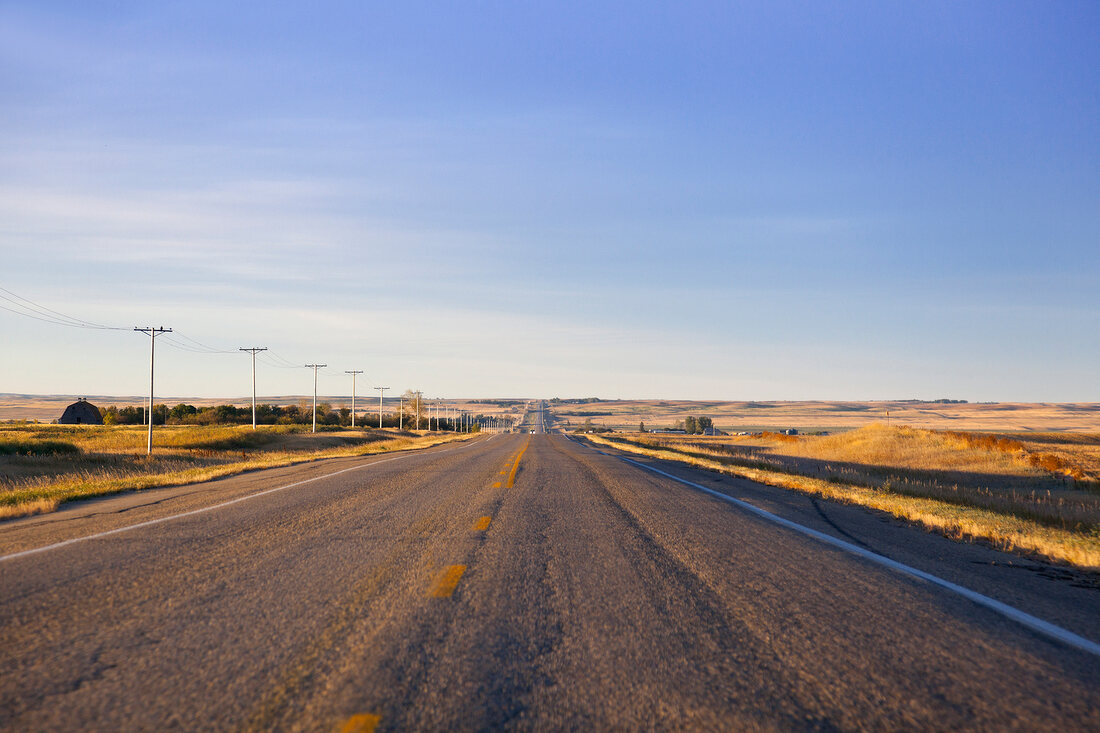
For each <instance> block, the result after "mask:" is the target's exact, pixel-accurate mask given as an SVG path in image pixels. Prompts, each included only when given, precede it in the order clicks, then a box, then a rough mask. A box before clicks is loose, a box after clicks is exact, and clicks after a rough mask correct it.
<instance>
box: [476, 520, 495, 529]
mask: <svg viewBox="0 0 1100 733" xmlns="http://www.w3.org/2000/svg"><path fill="white" fill-rule="evenodd" d="M491 521H493V518H492V517H482V518H481V519H479V520H477V522H475V523H474V530H475V531H477V532H484V531H485V530H487V529H489V522H491Z"/></svg>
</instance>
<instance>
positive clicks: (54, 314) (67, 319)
mask: <svg viewBox="0 0 1100 733" xmlns="http://www.w3.org/2000/svg"><path fill="white" fill-rule="evenodd" d="M0 291H3V292H4V293H7V294H8V295H10V296H12V297H10V298H9V297H8V295H2V294H0V300H4V301H7V302H8V303H9V304H10V305H12V306H15V308H12V307H9V306H4V305H0V308H2V309H3V310H6V311H8V312H9V313H14V314H15V315H17V316H23V317H24V318H33V319H34V320H36V321H43V322H45V323H52V324H54V325H57V326H69V327H70V328H87V329H95V330H100V331H129V330H130V329H128V328H123V327H120V326H105V325H103V324H102V323H93V322H92V321H86V320H84V319H82V318H75V317H73V316H69V315H65V314H64V313H61V312H59V311H55V310H52V309H50V308H47V307H45V306H43V305H39V304H38V303H35V302H34V301H33V300H28V299H27V298H24V297H23V296H21V295H17V294H15V293H13V292H12V291H10V290H8V289H7V288H0ZM20 301H22V302H20ZM16 309H22V310H16ZM28 311H29V312H28Z"/></svg>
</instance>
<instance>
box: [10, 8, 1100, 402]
mask: <svg viewBox="0 0 1100 733" xmlns="http://www.w3.org/2000/svg"><path fill="white" fill-rule="evenodd" d="M1098 49H1100V4H1097V3H1095V2H1091V1H1089V2H1024V3H1021V2H992V1H990V2H970V3H960V2H944V3H935V2H921V3H900V2H897V3H895V2H868V3H857V2H852V3H843V4H834V3H809V2H807V3H782V2H779V3H777V2H760V3H690V2H689V3H684V2H677V3H667V4H663V5H662V4H646V5H644V6H643V5H641V4H638V3H625V2H624V3H592V2H585V3H560V2H559V3H515V2H501V3H488V2H483V3H463V4H457V3H368V2H344V3H326V2H320V3H313V4H309V5H308V6H306V5H302V4H280V3H272V2H265V3H247V2H246V3H203V2H175V3H144V2H142V3H137V2H135V3H127V2H110V3H97V2H81V3H51V2H34V3H12V2H3V3H0V254H2V261H3V268H2V270H0V287H4V288H7V289H8V290H10V291H13V292H15V293H18V294H19V295H21V296H23V297H26V298H30V299H31V300H33V301H35V302H37V303H40V304H42V305H44V306H47V307H49V308H52V309H54V310H58V311H61V312H64V313H67V314H70V315H73V316H77V317H80V318H84V319H87V320H90V321H95V322H98V323H106V324H111V325H119V326H127V327H129V326H134V325H147V324H153V325H162V324H163V325H165V326H171V327H174V328H176V329H178V331H179V332H180V333H182V334H185V335H186V336H188V337H190V338H193V339H196V340H198V341H200V342H202V343H203V344H207V345H210V346H212V347H214V348H216V349H225V350H233V349H236V348H237V347H238V346H252V345H258V346H269V347H270V348H271V349H272V351H273V352H274V353H276V354H278V355H279V357H282V358H283V359H285V360H287V361H289V362H292V363H299V362H300V363H303V364H304V363H306V362H314V361H317V362H323V363H328V364H329V365H330V366H331V369H330V370H329V371H331V372H332V374H330V375H328V376H326V377H325V378H324V381H322V385H321V390H322V392H327V393H330V394H336V393H347V392H348V388H349V386H348V384H346V382H347V379H346V377H345V375H343V374H342V373H341V372H342V370H343V369H365V370H366V372H367V373H366V376H365V381H370V382H371V386H373V385H374V384H376V383H385V384H387V385H390V386H392V387H397V388H399V389H404V388H406V387H411V388H420V389H423V390H425V391H426V392H428V393H430V394H438V395H443V396H487V395H502V396H503V395H517V396H518V395H523V396H543V397H549V396H555V395H558V396H578V395H599V396H603V397H622V398H627V397H662V398H677V397H678V398H701V399H702V398H729V399H804V398H828V399H890V398H908V397H919V398H938V397H954V398H962V399H971V400H1034V401H1039V400H1050V401H1100V379H1098V378H1097V374H1098V373H1100V372H1098V367H1100V50H1098ZM4 303H7V301H4ZM4 303H0V304H4ZM7 304H8V305H10V303H7ZM0 335H2V338H3V343H4V353H5V356H6V358H4V359H3V360H0V392H32V393H84V394H102V393H110V394H135V393H141V392H142V391H143V389H144V388H145V386H144V385H145V380H146V379H147V376H146V374H147V369H148V364H147V348H148V344H147V342H146V341H144V340H143V339H142V337H141V336H139V335H137V334H133V333H126V332H122V331H100V330H87V329H74V328H66V327H63V326H56V325H49V324H44V323H41V322H39V321H34V320H30V319H27V318H21V317H19V316H16V315H14V314H12V313H9V312H7V311H0ZM77 355H79V356H77ZM361 384H362V383H361ZM249 387H250V383H249V381H248V367H247V357H246V356H244V355H240V354H196V353H192V352H187V351H180V350H177V349H173V348H170V347H169V345H168V344H166V345H165V347H164V348H160V347H158V390H157V391H158V392H159V393H161V394H165V395H175V396H183V395H192V396H234V395H240V394H244V393H246V392H247V391H248V390H249ZM311 388H312V380H311V375H310V374H309V373H308V372H306V371H305V370H294V369H280V368H276V367H275V366H274V365H271V364H266V363H265V362H261V366H260V375H259V389H260V392H261V394H299V393H306V392H308V391H310V390H311Z"/></svg>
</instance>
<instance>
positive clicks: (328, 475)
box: [0, 440, 488, 562]
mask: <svg viewBox="0 0 1100 733" xmlns="http://www.w3.org/2000/svg"><path fill="white" fill-rule="evenodd" d="M479 442H488V441H487V440H486V441H474V442H471V443H467V444H466V445H460V446H457V447H455V448H447V449H446V450H441V451H436V452H435V453H434V454H433V455H439V454H441V453H450V452H451V451H454V450H463V449H464V448H469V447H471V446H473V445H476V444H477V443H479ZM415 455H424V454H423V453H405V454H403V455H400V456H394V457H392V458H385V459H383V460H381V461H373V462H371V463H364V464H362V465H359V466H352V467H350V468H342V469H340V470H339V471H333V472H332V473H326V474H324V475H322V476H314V477H313V478H307V479H303V480H301V481H295V482H294V483H292V484H286V485H285V486H276V487H275V488H274V489H265V490H264V491H258V492H256V493H255V494H246V495H245V496H238V497H237V498H236V499H230V500H229V501H223V502H221V503H220V504H212V505H211V506H205V507H202V508H200V509H192V510H191V511H188V512H182V513H180V514H172V515H169V516H167V517H160V518H159V519H150V520H148V521H145V522H138V523H137V524H128V525H126V526H125V527H117V528H115V529H109V530H106V531H104V532H96V533H95V534H90V535H85V536H84V537H73V538H72V539H68V540H62V541H61V542H55V543H53V544H52V545H43V546H42V547H32V548H31V549H29V550H21V551H19V552H13V553H12V554H10V555H0V562H4V561H5V560H15V559H16V558H19V557H27V556H28V555H37V554H38V553H40V552H46V551H47V550H56V549H57V548H59V547H64V546H66V545H73V544H76V543H77V542H85V541H87V540H96V539H100V538H101V537H109V536H110V535H113V534H120V533H122V532H129V531H131V530H134V529H140V528H142V527H151V526H152V525H154V524H162V523H164V522H171V521H173V520H176V519H182V518H184V517H190V516H194V515H195V514H203V513H204V512H212V511H214V510H215V509H222V508H224V507H227V506H230V505H232V504H239V503H240V502H242V501H248V500H249V499H255V498H257V497H260V496H266V495H267V494H274V493H275V492H276V491H283V490H285V489H292V488H294V487H295V486H301V485H303V484H308V483H312V482H314V481H320V480H321V479H324V478H332V477H333V476H339V475H340V474H342V473H347V472H348V471H358V470H361V469H364V468H370V467H371V466H379V465H381V464H383V463H389V462H390V461H399V460H401V459H402V458H409V457H411V456H415ZM300 465H301V464H300Z"/></svg>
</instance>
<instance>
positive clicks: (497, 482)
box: [493, 481, 500, 489]
mask: <svg viewBox="0 0 1100 733" xmlns="http://www.w3.org/2000/svg"><path fill="white" fill-rule="evenodd" d="M493 488H494V489H499V488H500V482H499V481H494V482H493Z"/></svg>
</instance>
